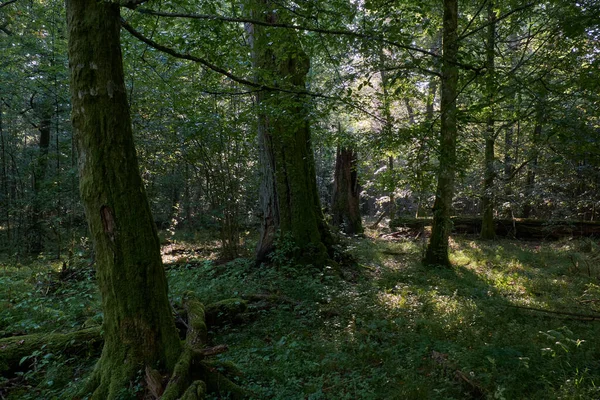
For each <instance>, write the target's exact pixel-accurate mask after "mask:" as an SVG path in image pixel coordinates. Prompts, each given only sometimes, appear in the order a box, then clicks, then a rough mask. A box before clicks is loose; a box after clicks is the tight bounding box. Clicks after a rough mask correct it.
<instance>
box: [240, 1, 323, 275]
mask: <svg viewBox="0 0 600 400" xmlns="http://www.w3.org/2000/svg"><path fill="white" fill-rule="evenodd" d="M250 8H251V12H252V13H253V18H254V19H256V20H260V21H264V22H265V23H270V24H277V23H279V24H285V23H289V22H290V16H289V11H288V10H287V9H286V8H285V7H283V6H280V5H278V4H277V3H275V2H272V1H270V0H256V1H253V2H252V3H251V6H250ZM250 29H251V37H252V46H253V49H252V51H253V64H254V69H255V73H256V79H257V81H258V82H269V83H271V84H273V85H274V86H275V87H277V88H280V89H281V90H263V91H261V92H259V93H258V95H257V97H256V99H257V104H258V139H259V146H260V149H259V151H260V174H261V187H260V208H261V210H260V211H261V214H262V215H261V219H262V224H261V229H260V237H259V242H258V247H257V253H256V255H257V259H258V260H263V259H264V258H265V257H266V256H267V255H268V254H269V253H270V252H271V251H272V250H273V249H274V248H275V241H276V240H275V239H276V235H277V234H279V235H281V237H282V238H285V239H286V240H288V239H289V240H292V241H293V242H294V245H295V247H296V248H297V249H298V251H297V254H296V255H295V256H297V257H298V258H301V259H303V260H304V261H306V262H310V263H314V264H317V265H323V263H324V262H325V261H326V260H327V258H328V247H329V246H330V244H331V236H330V233H329V230H328V228H327V225H326V224H325V221H324V218H323V213H322V210H321V204H320V200H319V196H318V192H317V183H316V175H315V162H314V154H313V149H312V143H311V131H310V121H309V118H310V117H309V108H308V104H307V101H306V100H307V98H306V96H303V95H301V94H298V92H303V91H305V90H306V77H307V74H308V71H309V67H310V59H309V57H308V55H307V54H306V53H305V52H304V50H303V49H302V45H301V43H300V41H299V38H298V35H297V34H296V33H295V32H291V31H288V32H277V31H276V30H275V29H274V28H271V27H265V26H261V25H258V24H253V25H252V26H251V27H250Z"/></svg>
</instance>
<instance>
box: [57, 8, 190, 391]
mask: <svg viewBox="0 0 600 400" xmlns="http://www.w3.org/2000/svg"><path fill="white" fill-rule="evenodd" d="M66 4H67V24H68V30H69V66H70V75H71V99H72V122H73V128H74V131H75V138H76V142H77V150H78V157H79V176H80V192H81V198H82V200H83V203H84V206H85V212H86V217H87V220H88V225H89V229H90V233H91V236H92V239H93V243H94V248H95V251H96V265H97V277H98V284H99V286H100V292H101V294H102V307H103V311H104V325H103V331H104V338H105V344H104V348H103V351H102V355H101V358H100V360H99V361H98V363H97V365H96V368H95V370H94V372H93V374H92V377H91V378H90V381H89V382H88V385H87V388H86V390H89V391H91V392H92V393H93V394H92V399H102V400H104V399H115V398H118V397H119V396H120V392H121V391H123V390H124V389H125V388H127V387H129V385H130V383H131V381H132V380H133V379H134V378H135V377H136V375H137V374H138V373H139V372H140V371H144V368H145V367H150V368H154V369H157V370H162V371H171V370H172V368H173V366H174V365H175V363H176V361H177V359H178V357H179V355H180V353H181V348H182V347H181V342H180V340H179V336H178V332H177V329H176V327H175V323H174V320H173V316H172V312H171V307H170V304H169V301H168V298H167V281H166V278H165V274H164V270H163V266H162V262H161V258H160V245H159V241H158V236H157V232H156V227H155V225H154V222H153V219H152V216H151V214H150V207H149V205H148V201H147V198H146V192H145V189H144V186H143V183H142V180H141V178H140V174H139V169H138V163H137V158H136V152H135V148H134V142H133V135H132V129H131V120H130V115H129V105H128V103H127V96H126V91H125V84H124V78H123V66H122V56H121V47H120V32H119V31H120V14H119V6H118V5H117V4H114V3H108V2H102V1H100V2H99V1H96V0H67V2H66Z"/></svg>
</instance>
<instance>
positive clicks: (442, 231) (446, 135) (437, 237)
mask: <svg viewBox="0 0 600 400" xmlns="http://www.w3.org/2000/svg"><path fill="white" fill-rule="evenodd" d="M443 20H444V31H443V44H442V99H441V114H442V115H441V134H440V151H439V171H438V183H437V190H436V196H435V203H434V205H433V227H432V230H431V237H430V238H429V244H428V245H427V250H426V253H425V258H424V259H423V262H424V264H427V265H442V266H450V259H449V258H448V238H449V236H450V229H451V221H450V214H451V210H452V197H453V194H454V176H455V173H456V171H455V168H456V167H455V166H456V137H457V133H458V129H457V122H456V97H457V95H458V93H457V85H458V66H457V65H456V57H457V53H458V32H457V29H458V0H444V17H443Z"/></svg>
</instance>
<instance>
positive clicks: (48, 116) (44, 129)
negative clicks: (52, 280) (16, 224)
mask: <svg viewBox="0 0 600 400" xmlns="http://www.w3.org/2000/svg"><path fill="white" fill-rule="evenodd" d="M51 124H52V111H51V109H50V108H49V107H48V105H47V104H45V102H43V103H42V105H41V106H40V123H39V126H38V130H39V132H40V141H39V146H38V155H37V159H36V161H35V162H34V165H33V185H32V186H33V200H32V204H31V213H30V218H31V221H30V224H29V235H28V236H29V251H30V252H31V253H32V254H39V253H40V252H41V251H42V249H43V244H42V237H43V232H42V223H41V219H42V208H43V188H42V186H43V182H44V179H45V177H46V169H47V167H48V149H49V147H50V131H51Z"/></svg>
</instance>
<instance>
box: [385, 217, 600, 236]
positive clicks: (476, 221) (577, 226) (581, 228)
mask: <svg viewBox="0 0 600 400" xmlns="http://www.w3.org/2000/svg"><path fill="white" fill-rule="evenodd" d="M451 220H452V232H454V233H466V234H479V233H480V232H481V217H460V216H457V217H452V218H451ZM432 222H433V220H432V219H431V218H396V219H394V220H393V221H390V229H391V230H393V231H394V230H398V229H399V228H408V229H411V230H417V231H422V230H424V229H425V227H428V226H431V224H432ZM494 225H495V228H496V235H497V236H500V237H513V238H517V239H547V240H556V239H560V238H563V237H600V222H596V221H573V220H565V221H559V220H538V219H526V218H515V219H496V220H494Z"/></svg>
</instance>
